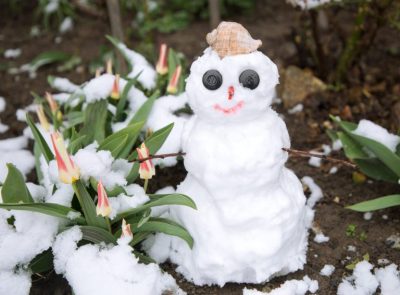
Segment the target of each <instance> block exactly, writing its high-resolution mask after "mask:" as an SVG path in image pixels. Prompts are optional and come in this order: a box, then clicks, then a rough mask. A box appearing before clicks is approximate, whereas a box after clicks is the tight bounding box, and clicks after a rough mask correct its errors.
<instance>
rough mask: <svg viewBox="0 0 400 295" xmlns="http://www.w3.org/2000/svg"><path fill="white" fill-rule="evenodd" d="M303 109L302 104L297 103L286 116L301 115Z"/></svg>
mask: <svg viewBox="0 0 400 295" xmlns="http://www.w3.org/2000/svg"><path fill="white" fill-rule="evenodd" d="M303 109H304V106H303V104H302V103H299V104H297V105H295V106H294V107H293V108H291V109H289V110H288V114H290V115H293V114H297V113H301V112H302V111H303Z"/></svg>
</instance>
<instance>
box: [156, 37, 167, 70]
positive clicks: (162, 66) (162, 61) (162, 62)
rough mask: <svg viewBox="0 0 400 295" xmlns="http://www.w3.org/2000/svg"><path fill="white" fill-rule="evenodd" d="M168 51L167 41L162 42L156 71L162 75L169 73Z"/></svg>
mask: <svg viewBox="0 0 400 295" xmlns="http://www.w3.org/2000/svg"><path fill="white" fill-rule="evenodd" d="M167 53H168V47H167V44H165V43H163V44H161V46H160V55H159V56H158V61H157V65H156V71H157V73H158V74H160V75H165V74H166V73H168V63H167V57H168V55H167Z"/></svg>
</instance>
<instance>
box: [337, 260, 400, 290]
mask: <svg viewBox="0 0 400 295" xmlns="http://www.w3.org/2000/svg"><path fill="white" fill-rule="evenodd" d="M397 267H398V266H397V265H395V264H390V265H388V266H386V267H382V268H376V269H375V271H374V273H372V269H373V265H372V264H371V263H369V262H367V261H361V262H359V263H357V264H356V267H355V269H354V271H353V274H352V275H351V276H349V277H347V278H344V279H343V280H342V282H341V283H340V284H339V287H338V292H337V294H338V295H349V294H355V295H358V294H359V295H370V294H375V291H376V289H377V288H378V287H380V290H381V294H382V295H397V294H399V291H400V272H399V271H398V270H397Z"/></svg>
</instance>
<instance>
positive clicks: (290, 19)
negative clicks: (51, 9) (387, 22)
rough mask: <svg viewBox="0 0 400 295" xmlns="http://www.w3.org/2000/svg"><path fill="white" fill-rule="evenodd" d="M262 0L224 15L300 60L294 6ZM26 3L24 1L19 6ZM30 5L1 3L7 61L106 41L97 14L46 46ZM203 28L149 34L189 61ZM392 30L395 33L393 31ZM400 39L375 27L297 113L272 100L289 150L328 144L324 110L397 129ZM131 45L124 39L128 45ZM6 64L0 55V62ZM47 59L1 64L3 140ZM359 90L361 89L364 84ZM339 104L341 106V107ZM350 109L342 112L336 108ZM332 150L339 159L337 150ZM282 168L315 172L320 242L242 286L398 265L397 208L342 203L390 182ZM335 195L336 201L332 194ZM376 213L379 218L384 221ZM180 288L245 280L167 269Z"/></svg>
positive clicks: (345, 171) (16, 126)
mask: <svg viewBox="0 0 400 295" xmlns="http://www.w3.org/2000/svg"><path fill="white" fill-rule="evenodd" d="M268 2H272V3H268V4H265V3H264V2H262V1H258V2H257V3H258V4H257V9H256V10H255V12H254V13H253V14H252V15H247V16H243V15H242V16H240V15H238V16H232V17H231V20H234V21H239V22H241V23H242V24H243V25H244V26H245V27H247V28H248V29H249V31H250V32H251V33H252V35H253V36H255V37H257V38H260V39H262V41H263V44H264V45H263V47H262V50H263V51H264V52H265V53H266V54H268V55H269V56H270V57H271V59H273V60H274V61H275V62H277V63H278V64H279V65H280V66H288V65H290V64H299V63H300V59H299V58H298V55H297V52H296V49H295V47H294V45H293V37H292V36H293V35H292V32H293V28H295V27H296V26H297V24H298V20H299V18H300V13H299V12H298V11H295V10H293V9H291V8H290V7H288V6H286V5H285V4H284V3H283V2H284V1H281V0H276V1H268ZM28 6H29V5H28ZM31 11H32V9H31V7H27V8H25V9H24V10H23V12H24V13H23V14H20V15H19V16H12V15H11V14H8V13H7V11H5V9H2V7H1V4H0V27H1V31H0V49H7V48H16V47H18V48H21V49H22V51H23V53H22V56H21V57H20V58H19V59H17V60H16V61H14V63H15V64H18V65H20V64H23V63H26V62H29V61H30V60H31V59H32V58H33V57H34V56H36V55H37V54H39V53H40V52H42V51H44V50H50V49H52V50H54V49H57V50H63V51H65V52H70V53H75V54H78V55H79V56H81V58H82V59H83V61H84V64H87V63H88V62H89V61H90V60H91V59H92V58H93V57H95V56H97V55H98V52H99V46H100V45H101V44H107V42H106V40H105V38H104V35H105V34H106V33H108V31H109V29H108V24H107V23H105V22H102V21H100V20H98V19H94V18H90V17H86V16H85V17H81V18H79V19H78V22H77V25H76V27H75V29H74V30H73V32H71V33H68V34H66V35H65V36H63V41H62V42H61V44H55V43H54V39H55V37H56V35H55V34H54V33H52V32H47V33H45V34H43V35H42V36H40V37H37V38H34V39H31V38H29V31H30V27H31V26H32V25H33V24H35V20H34V18H33V14H32V13H31ZM208 31H209V28H208V25H207V23H206V22H201V21H199V22H195V23H193V24H192V25H190V27H188V28H186V29H185V30H183V31H181V32H177V33H173V34H168V35H158V36H157V42H161V41H166V42H167V43H168V44H170V45H171V46H172V47H174V48H175V49H177V50H179V51H182V52H184V53H185V54H186V56H187V57H188V58H189V59H190V60H191V59H193V58H194V57H195V56H198V55H200V54H201V52H202V50H203V49H204V48H205V47H206V44H205V42H204V41H203V40H204V38H203V37H204V35H205V34H206V33H207V32H208ZM396 34H397V38H396ZM399 41H400V39H399V38H398V32H395V31H394V30H393V29H389V28H385V29H383V30H381V31H380V33H379V34H378V38H377V42H376V43H375V45H374V46H373V47H372V48H371V50H370V51H369V53H368V54H367V55H366V56H365V57H364V58H363V60H362V65H361V67H356V68H354V69H353V70H352V72H350V73H349V75H351V76H352V77H354V78H353V79H352V81H351V84H350V85H349V87H347V88H346V89H345V90H343V91H340V92H333V91H327V92H324V93H319V94H315V95H313V96H312V97H309V98H308V99H307V100H306V101H305V103H304V104H305V111H303V112H302V113H300V114H296V115H287V110H285V109H283V108H282V107H277V108H278V111H279V112H280V113H282V114H284V115H285V117H286V118H285V121H286V123H287V125H288V129H289V133H290V134H291V137H292V146H293V147H295V148H298V149H312V148H317V147H320V145H321V144H323V143H329V139H328V137H327V136H326V135H325V132H324V127H322V126H323V122H324V121H326V120H327V118H328V114H329V113H333V114H342V115H347V116H348V117H349V118H347V119H350V120H354V121H357V120H359V119H361V118H368V119H372V120H375V121H376V122H378V123H380V124H382V125H383V126H385V127H387V128H390V129H391V130H393V131H394V130H397V129H398V128H399V125H398V120H395V119H396V118H395V117H394V114H393V113H392V108H393V105H394V104H395V103H396V102H398V101H399V100H400V98H399V96H400V84H399V82H398V81H400V79H399V78H400V72H399V71H398V69H399V68H400V59H399V57H398V56H395V55H393V56H392V55H390V54H388V52H387V48H397V50H399V48H400V44H399ZM129 45H132V44H129ZM3 62H9V60H5V59H4V58H3V57H2V56H1V57H0V63H3ZM54 72H55V67H47V68H45V69H43V70H40V71H39V73H38V77H37V78H36V79H29V78H28V77H27V76H26V75H25V74H22V75H19V76H12V75H9V74H7V73H6V72H4V71H2V72H0V77H1V81H2V83H1V86H0V96H4V97H5V98H6V99H7V108H6V111H5V112H3V113H1V114H0V116H1V121H2V122H3V123H6V124H8V125H10V126H11V130H9V131H8V132H7V133H5V134H0V138H7V137H11V136H16V135H18V134H20V132H21V131H22V129H23V128H24V127H25V124H24V123H22V122H18V121H16V118H15V111H16V110H17V109H18V108H22V107H23V106H26V105H28V104H30V103H31V101H32V99H31V96H30V94H29V93H30V91H35V92H38V93H43V92H44V91H45V90H49V86H48V84H47V82H46V77H47V75H48V74H54ZM63 76H66V77H68V78H70V79H71V80H72V81H74V82H76V83H80V82H83V81H85V80H87V79H88V78H89V74H88V71H87V70H86V68H85V70H84V71H83V72H80V73H77V72H69V73H66V74H64V73H63ZM366 90H367V91H366ZM347 106H348V107H347ZM346 108H350V112H349V111H347V112H343V110H344V109H346ZM334 156H338V157H341V156H342V155H341V153H336V154H334ZM288 166H289V167H290V168H292V169H293V170H294V171H295V172H296V174H297V175H298V176H299V177H303V176H305V175H309V176H311V177H313V178H314V180H315V181H316V183H317V184H319V185H320V186H321V188H322V190H323V191H324V198H323V199H322V201H320V202H319V203H318V204H317V205H316V216H315V220H316V222H317V223H318V224H319V226H320V227H321V229H322V230H323V232H324V234H325V235H327V236H329V237H330V240H329V242H327V243H323V244H318V243H315V242H314V241H313V237H314V234H312V233H311V234H310V239H309V250H308V262H307V265H306V266H305V269H304V270H303V271H298V272H296V273H293V274H289V275H288V276H285V277H281V278H276V279H273V280H272V281H271V282H268V283H265V284H262V285H250V287H252V288H253V287H254V288H257V289H259V290H269V288H274V287H277V286H279V284H281V283H282V282H283V281H285V280H287V279H293V278H301V277H303V276H304V275H309V276H310V277H311V278H312V279H316V280H318V282H319V285H320V289H319V290H318V292H317V293H318V294H336V290H337V286H338V284H339V283H340V281H341V279H342V277H343V276H345V275H348V273H349V271H347V270H346V269H345V265H347V264H349V263H351V262H352V261H354V260H355V259H357V258H358V259H361V257H362V256H363V255H364V254H366V253H368V254H369V255H370V257H371V259H370V260H371V261H372V262H373V263H374V264H375V265H377V260H378V259H380V258H387V259H389V260H390V261H392V262H395V263H397V264H399V263H400V251H399V250H395V249H392V248H390V247H389V246H388V245H387V244H386V243H385V240H386V238H387V237H388V236H390V235H392V234H394V233H399V232H400V221H399V216H400V215H399V213H400V208H399V207H397V208H393V209H387V210H384V211H379V212H375V213H374V215H373V218H372V220H370V221H366V220H364V219H363V216H362V214H360V213H356V212H352V211H349V210H346V209H345V208H344V206H345V205H348V204H352V203H355V202H359V201H362V200H366V199H371V198H374V197H378V196H382V195H384V194H390V193H395V192H398V186H395V185H390V184H386V183H383V182H378V181H368V182H366V183H364V184H361V185H357V184H354V182H353V181H352V170H351V169H349V168H346V167H340V169H339V171H338V173H337V174H334V175H332V174H329V173H328V171H329V169H330V167H331V166H332V165H331V164H330V163H324V164H323V165H322V166H321V167H320V168H314V167H310V166H309V165H307V161H306V160H304V159H299V158H291V159H290V160H289V162H288ZM184 175H185V171H184V168H183V166H182V165H178V166H177V167H175V168H173V169H168V170H167V169H166V170H163V171H161V172H160V173H159V174H158V178H157V180H156V181H154V182H152V183H151V187H150V188H151V189H152V190H155V189H157V188H159V187H163V186H165V185H176V184H178V183H179V182H180V181H181V180H182V179H183V177H184ZM335 197H339V198H340V202H339V203H336V202H334V198H335ZM383 214H385V215H387V216H388V219H383V218H382V216H383ZM349 224H355V225H356V226H357V230H356V237H348V236H347V235H346V234H345V232H346V228H347V226H348V225H349ZM362 232H365V233H366V235H367V238H366V239H365V240H361V239H360V238H359V235H360V234H361V233H362ZM349 245H353V246H355V247H356V249H357V250H356V252H349V251H347V246H349ZM325 264H333V265H335V267H336V270H335V272H334V274H333V275H332V276H331V277H329V278H327V277H323V276H321V275H320V274H319V271H320V270H321V269H322V267H323V266H324V265H325ZM163 268H164V269H165V270H167V271H168V272H171V273H174V272H173V269H174V267H173V266H172V265H170V264H165V265H163ZM174 275H175V276H176V278H177V281H178V283H179V284H180V285H181V287H182V288H183V289H184V290H186V291H187V292H188V294H242V289H243V288H244V287H245V286H248V285H244V284H227V285H226V286H225V287H223V288H218V287H196V286H194V285H192V284H190V283H188V282H187V281H185V280H184V279H183V278H182V277H180V276H179V275H176V274H174ZM68 293H69V289H68V288H67V284H66V283H65V280H63V279H61V278H60V277H58V276H55V275H50V276H49V277H48V278H47V279H38V280H37V281H35V282H34V284H33V288H32V294H68Z"/></svg>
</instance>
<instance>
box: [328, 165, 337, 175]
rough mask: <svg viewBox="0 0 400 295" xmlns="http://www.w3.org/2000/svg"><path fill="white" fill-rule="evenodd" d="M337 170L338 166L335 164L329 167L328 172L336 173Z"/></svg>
mask: <svg viewBox="0 0 400 295" xmlns="http://www.w3.org/2000/svg"><path fill="white" fill-rule="evenodd" d="M338 170H339V168H338V167H337V166H333V167H332V168H331V169H329V174H336V173H337V172H338Z"/></svg>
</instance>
